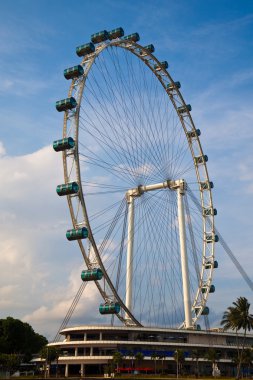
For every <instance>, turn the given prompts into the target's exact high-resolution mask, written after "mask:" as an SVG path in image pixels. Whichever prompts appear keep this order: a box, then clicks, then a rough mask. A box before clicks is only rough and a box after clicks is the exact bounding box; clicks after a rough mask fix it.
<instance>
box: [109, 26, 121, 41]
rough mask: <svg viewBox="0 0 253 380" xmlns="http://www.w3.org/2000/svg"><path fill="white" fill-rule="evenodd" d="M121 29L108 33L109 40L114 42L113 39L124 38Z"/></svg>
mask: <svg viewBox="0 0 253 380" xmlns="http://www.w3.org/2000/svg"><path fill="white" fill-rule="evenodd" d="M124 34H125V33H124V30H123V28H116V29H113V30H111V31H110V32H108V37H109V40H114V39H115V38H120V37H123V36H124Z"/></svg>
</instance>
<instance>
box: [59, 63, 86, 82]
mask: <svg viewBox="0 0 253 380" xmlns="http://www.w3.org/2000/svg"><path fill="white" fill-rule="evenodd" d="M83 73H84V70H83V67H82V66H81V65H77V66H73V67H69V68H68V69H65V70H64V72H63V74H64V76H65V78H66V79H73V78H78V77H80V76H81V75H83Z"/></svg>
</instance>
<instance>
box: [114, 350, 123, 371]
mask: <svg viewBox="0 0 253 380" xmlns="http://www.w3.org/2000/svg"><path fill="white" fill-rule="evenodd" d="M122 360H123V355H122V353H121V352H119V351H115V352H114V353H113V355H112V362H113V364H116V366H117V373H118V372H119V365H120V363H122Z"/></svg>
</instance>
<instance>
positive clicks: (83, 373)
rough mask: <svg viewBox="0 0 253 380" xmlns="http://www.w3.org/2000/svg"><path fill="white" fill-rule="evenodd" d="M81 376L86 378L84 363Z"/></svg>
mask: <svg viewBox="0 0 253 380" xmlns="http://www.w3.org/2000/svg"><path fill="white" fill-rule="evenodd" d="M80 374H81V377H84V376H85V365H84V364H83V363H82V364H81V369H80Z"/></svg>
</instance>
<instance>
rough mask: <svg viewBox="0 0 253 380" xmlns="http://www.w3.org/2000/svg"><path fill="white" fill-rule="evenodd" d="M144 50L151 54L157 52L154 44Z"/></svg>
mask: <svg viewBox="0 0 253 380" xmlns="http://www.w3.org/2000/svg"><path fill="white" fill-rule="evenodd" d="M144 49H146V50H148V51H149V52H150V53H154V51H155V47H154V45H152V44H150V45H146V46H144Z"/></svg>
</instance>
